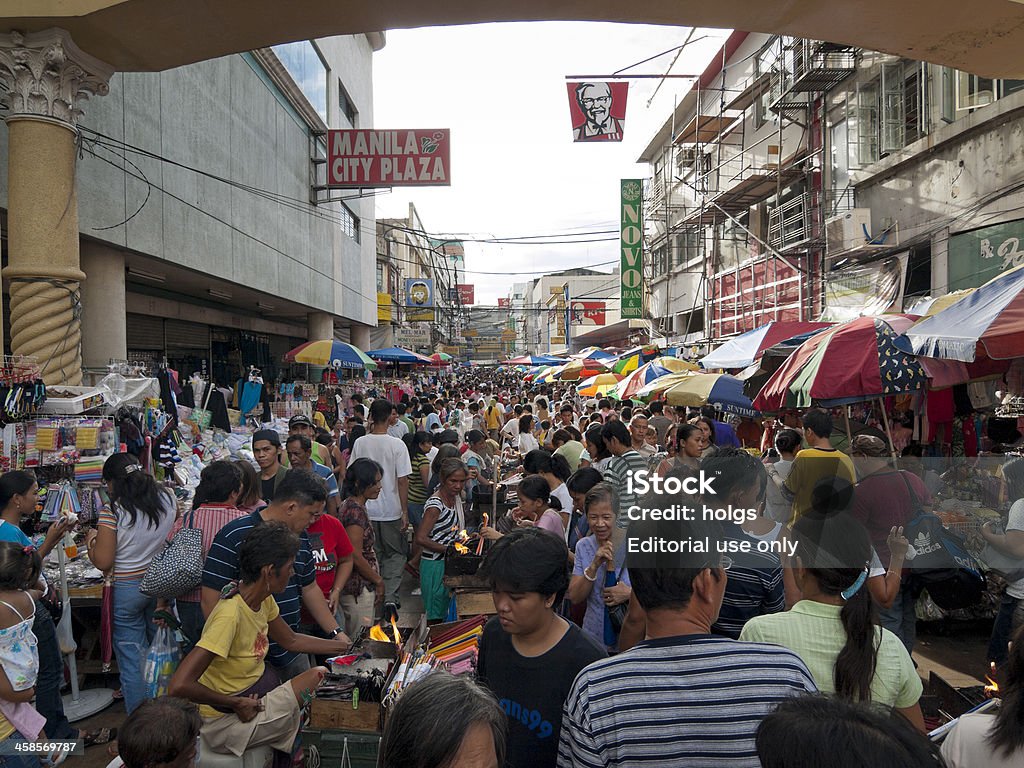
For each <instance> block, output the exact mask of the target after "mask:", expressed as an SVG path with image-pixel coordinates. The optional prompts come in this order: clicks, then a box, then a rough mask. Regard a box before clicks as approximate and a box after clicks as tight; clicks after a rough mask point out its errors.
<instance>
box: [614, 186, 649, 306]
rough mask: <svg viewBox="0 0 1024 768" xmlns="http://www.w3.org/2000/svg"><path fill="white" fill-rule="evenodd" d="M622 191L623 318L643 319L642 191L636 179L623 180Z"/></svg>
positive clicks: (621, 285) (621, 270)
mask: <svg viewBox="0 0 1024 768" xmlns="http://www.w3.org/2000/svg"><path fill="white" fill-rule="evenodd" d="M620 191H621V205H620V209H621V218H620V220H621V227H620V230H619V231H620V237H621V250H622V262H621V265H620V268H619V273H620V276H621V279H620V292H621V298H620V301H619V306H620V307H621V314H622V317H623V318H630V317H633V318H640V317H643V316H644V282H643V269H644V260H643V245H644V244H643V229H644V227H643V214H642V211H643V203H644V201H643V187H642V186H641V184H640V180H639V179H623V180H622V182H621V186H620Z"/></svg>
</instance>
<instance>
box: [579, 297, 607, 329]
mask: <svg viewBox="0 0 1024 768" xmlns="http://www.w3.org/2000/svg"><path fill="white" fill-rule="evenodd" d="M572 323H573V325H604V324H605V306H604V302H603V301H574V302H572Z"/></svg>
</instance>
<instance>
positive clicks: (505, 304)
mask: <svg viewBox="0 0 1024 768" xmlns="http://www.w3.org/2000/svg"><path fill="white" fill-rule="evenodd" d="M511 307H512V300H511V299H498V309H511Z"/></svg>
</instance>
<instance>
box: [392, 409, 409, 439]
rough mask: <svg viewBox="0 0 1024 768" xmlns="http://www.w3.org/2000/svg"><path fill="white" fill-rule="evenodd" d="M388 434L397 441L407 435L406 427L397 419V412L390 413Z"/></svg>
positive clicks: (407, 429) (407, 428)
mask: <svg viewBox="0 0 1024 768" xmlns="http://www.w3.org/2000/svg"><path fill="white" fill-rule="evenodd" d="M388 434H389V435H391V436H392V437H397V438H398V439H399V440H401V439H402V437H403V436H405V435H407V434H409V427H408V425H407V424H406V423H405V422H404V421H402V420H401V419H400V418H398V411H392V412H391V418H390V419H388Z"/></svg>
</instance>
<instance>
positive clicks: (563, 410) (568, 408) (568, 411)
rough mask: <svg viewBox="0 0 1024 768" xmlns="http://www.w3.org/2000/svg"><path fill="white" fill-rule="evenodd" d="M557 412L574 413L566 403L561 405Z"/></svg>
mask: <svg viewBox="0 0 1024 768" xmlns="http://www.w3.org/2000/svg"><path fill="white" fill-rule="evenodd" d="M558 412H559V413H575V411H574V410H573V409H572V406H571V405H569V404H568V403H563V404H562V407H561V408H559V409H558Z"/></svg>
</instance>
